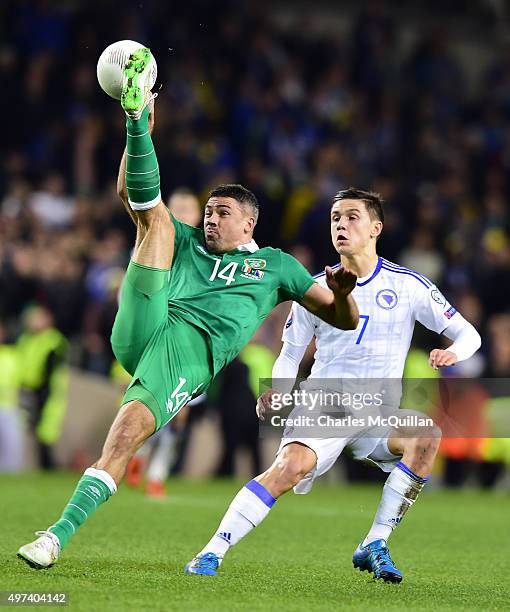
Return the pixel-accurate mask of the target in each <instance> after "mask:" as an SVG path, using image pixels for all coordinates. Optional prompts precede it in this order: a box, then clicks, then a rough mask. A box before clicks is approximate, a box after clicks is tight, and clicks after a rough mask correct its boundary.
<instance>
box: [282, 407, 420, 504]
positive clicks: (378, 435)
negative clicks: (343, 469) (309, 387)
mask: <svg viewBox="0 0 510 612" xmlns="http://www.w3.org/2000/svg"><path fill="white" fill-rule="evenodd" d="M296 412H297V411H296ZM399 412H401V413H404V412H407V411H404V410H402V411H399ZM409 412H414V411H409ZM292 415H293V413H291V415H290V416H292ZM291 429H292V428H291ZM371 431H372V432H373V434H374V435H373V436H371V435H370V432H371ZM394 431H395V429H394V428H393V427H390V426H388V427H387V428H381V427H376V428H374V427H371V428H370V427H367V428H366V429H362V430H359V429H358V430H357V431H355V432H352V434H348V435H347V436H346V437H343V438H308V437H300V436H288V435H287V436H286V434H287V429H286V430H285V431H284V434H283V437H282V439H281V442H280V446H279V448H278V451H277V453H276V454H277V455H279V454H280V452H281V451H282V449H283V448H284V447H285V446H287V445H288V444H292V442H298V443H300V444H304V445H305V446H308V448H311V449H312V450H313V451H314V453H315V454H316V455H317V463H316V465H315V468H314V469H313V470H311V471H310V472H308V474H306V476H305V477H304V478H303V479H302V480H301V481H300V482H299V483H298V484H297V485H296V486H295V487H294V493H297V494H305V493H309V492H310V490H311V488H312V486H313V483H314V480H315V479H316V478H317V477H318V476H322V474H325V473H326V472H327V471H328V470H329V469H331V467H332V466H333V464H334V463H335V461H336V460H337V459H338V457H339V456H340V455H341V453H342V451H343V450H344V448H349V449H350V450H351V452H352V455H353V459H355V460H356V461H366V462H369V463H372V464H374V465H376V466H378V467H379V468H380V469H381V470H383V471H384V472H391V471H392V470H393V468H394V467H395V466H396V465H397V463H398V462H399V461H400V460H401V459H402V456H401V455H394V454H393V453H391V452H390V450H389V448H388V439H389V437H390V435H391V434H392V433H394ZM289 433H291V431H289Z"/></svg>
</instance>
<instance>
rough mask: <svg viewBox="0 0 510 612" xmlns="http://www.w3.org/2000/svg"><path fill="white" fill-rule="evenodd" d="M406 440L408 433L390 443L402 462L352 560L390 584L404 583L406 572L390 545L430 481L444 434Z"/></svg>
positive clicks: (432, 432) (433, 432)
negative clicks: (393, 536)
mask: <svg viewBox="0 0 510 612" xmlns="http://www.w3.org/2000/svg"><path fill="white" fill-rule="evenodd" d="M402 436H405V432H402V431H401V432H400V433H399V434H398V435H393V436H391V437H390V438H389V440H388V448H389V450H390V452H391V453H392V454H394V455H397V456H398V455H402V460H401V461H400V462H399V463H398V464H397V465H396V467H395V468H394V469H393V471H392V472H391V473H390V475H389V476H388V479H387V480H386V483H385V485H384V488H383V494H382V498H381V502H380V504H379V508H378V509H377V513H376V515H375V519H374V522H373V524H372V527H371V528H370V531H369V532H368V534H367V536H366V538H365V539H364V540H363V542H362V543H361V544H360V545H359V546H358V548H357V549H356V550H355V551H354V555H353V557H352V562H353V565H354V567H355V568H359V569H360V570H361V571H365V570H367V571H368V572H372V573H373V574H374V578H376V579H382V580H384V581H386V582H401V581H402V578H403V576H402V572H401V571H400V570H399V569H398V568H397V567H396V565H395V563H394V562H393V560H392V558H391V556H390V551H389V548H388V544H387V542H388V539H389V537H390V535H391V532H392V531H393V529H395V527H396V526H397V525H399V524H400V522H401V521H402V518H403V517H404V514H405V513H406V512H407V511H408V510H409V508H410V507H411V506H412V505H413V504H414V502H415V501H416V499H417V497H418V495H419V494H420V492H421V490H422V489H423V487H424V486H425V483H426V482H427V481H428V480H429V475H430V473H431V471H432V467H433V464H434V458H435V456H436V454H437V450H438V448H439V442H440V440H441V431H440V430H439V428H437V427H433V428H431V430H430V431H428V432H426V433H425V432H424V433H423V434H422V435H421V436H420V437H409V438H407V437H402Z"/></svg>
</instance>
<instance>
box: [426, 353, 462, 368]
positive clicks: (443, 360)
mask: <svg viewBox="0 0 510 612" xmlns="http://www.w3.org/2000/svg"><path fill="white" fill-rule="evenodd" d="M457 361H458V358H457V355H456V354H455V353H452V352H451V351H444V350H442V349H434V350H433V351H430V356H429V365H431V366H432V367H433V368H434V370H437V369H438V368H444V367H446V366H452V365H455V364H456V363H457Z"/></svg>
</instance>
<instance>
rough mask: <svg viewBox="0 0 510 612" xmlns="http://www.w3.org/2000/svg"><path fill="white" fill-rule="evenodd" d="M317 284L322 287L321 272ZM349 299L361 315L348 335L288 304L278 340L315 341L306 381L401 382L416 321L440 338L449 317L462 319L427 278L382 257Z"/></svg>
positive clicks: (306, 342) (296, 306)
mask: <svg viewBox="0 0 510 612" xmlns="http://www.w3.org/2000/svg"><path fill="white" fill-rule="evenodd" d="M339 265H340V264H338V265H337V266H335V267H336V268H338V266H339ZM316 280H317V282H318V283H319V284H320V285H321V286H323V287H327V284H326V277H325V273H323V274H319V275H317V277H316ZM352 295H353V297H354V299H355V300H356V302H357V304H358V309H359V313H360V320H359V324H358V327H357V328H356V329H355V330H353V331H343V330H340V329H337V328H335V327H333V326H332V325H329V324H328V323H325V322H324V321H322V320H321V319H319V318H318V317H316V316H314V315H312V314H311V313H309V312H308V311H307V310H306V309H305V308H303V307H302V306H300V305H299V304H297V303H294V304H293V305H292V310H291V312H290V314H289V317H288V319H287V322H286V324H285V327H284V331H283V336H282V340H283V341H284V342H286V343H289V344H292V345H295V346H308V344H309V343H310V341H311V340H312V338H313V336H315V338H316V348H317V350H316V353H315V361H314V364H313V367H312V372H311V374H310V376H309V380H310V379H314V378H321V379H336V380H339V379H345V378H371V379H376V378H377V379H388V378H392V379H401V378H402V374H403V371H404V363H405V360H406V356H407V353H408V351H409V346H410V344H411V339H412V336H413V330H414V324H415V321H419V322H420V323H422V324H423V325H424V326H425V327H427V328H428V329H431V330H433V331H435V332H437V333H439V334H440V333H442V332H443V331H444V330H445V329H447V328H448V326H449V325H450V323H451V322H452V318H453V319H454V320H458V319H459V318H462V316H461V315H460V313H458V312H457V311H456V310H455V308H453V306H451V305H450V304H449V303H448V301H447V300H446V298H445V297H444V296H443V295H442V293H441V292H440V291H439V290H438V288H437V287H436V286H435V285H434V284H433V283H432V282H431V281H430V280H429V279H428V278H426V277H425V276H423V275H422V274H419V273H418V272H416V271H414V270H410V269H408V268H404V267H402V266H399V265H397V264H394V263H391V262H390V261H387V260H386V259H383V258H382V257H379V259H378V262H377V266H376V268H375V270H374V271H373V273H372V274H371V275H369V276H368V277H365V278H359V279H358V282H357V285H356V287H355V288H354V290H353V292H352Z"/></svg>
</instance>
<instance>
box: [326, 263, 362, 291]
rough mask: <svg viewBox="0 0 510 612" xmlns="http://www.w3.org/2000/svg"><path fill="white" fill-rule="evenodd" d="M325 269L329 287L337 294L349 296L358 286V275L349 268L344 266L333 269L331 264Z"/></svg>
mask: <svg viewBox="0 0 510 612" xmlns="http://www.w3.org/2000/svg"><path fill="white" fill-rule="evenodd" d="M325 270H326V282H327V284H328V287H329V288H330V289H331V291H333V293H335V294H336V295H343V296H347V295H349V293H351V291H352V290H353V289H354V287H356V281H357V280H358V277H357V276H356V274H354V272H351V271H350V270H348V269H347V268H344V267H343V266H342V267H341V268H338V270H333V269H332V268H330V266H326V268H325Z"/></svg>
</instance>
